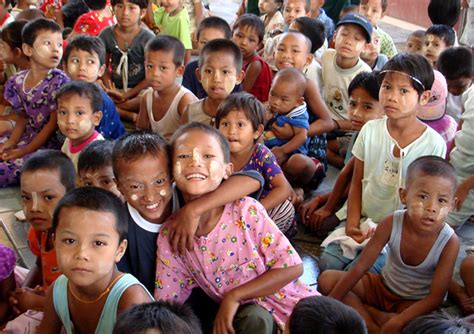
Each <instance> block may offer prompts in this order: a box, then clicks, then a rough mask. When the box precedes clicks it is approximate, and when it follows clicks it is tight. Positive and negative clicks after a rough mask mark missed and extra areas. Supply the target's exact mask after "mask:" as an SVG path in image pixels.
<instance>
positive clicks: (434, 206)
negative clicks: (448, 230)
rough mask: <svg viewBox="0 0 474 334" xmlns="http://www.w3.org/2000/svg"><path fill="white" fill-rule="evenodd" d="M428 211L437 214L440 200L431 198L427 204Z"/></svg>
mask: <svg viewBox="0 0 474 334" xmlns="http://www.w3.org/2000/svg"><path fill="white" fill-rule="evenodd" d="M425 205H426V211H429V212H437V211H438V199H437V198H436V197H431V198H430V199H429V200H428V201H427V202H426V203H425Z"/></svg>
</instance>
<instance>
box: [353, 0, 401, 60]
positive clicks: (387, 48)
mask: <svg viewBox="0 0 474 334" xmlns="http://www.w3.org/2000/svg"><path fill="white" fill-rule="evenodd" d="M387 7H388V0H361V2H360V4H359V13H360V14H362V15H364V16H365V17H367V18H368V19H369V21H370V23H372V26H373V27H374V30H376V31H377V33H378V36H379V38H380V53H381V54H384V55H386V56H387V58H389V59H390V58H392V57H393V56H395V55H396V54H397V48H396V46H395V43H394V42H393V39H392V37H390V35H389V34H387V33H386V32H385V31H383V30H382V28H380V27H379V26H378V24H379V21H380V19H382V18H383V17H384V16H385V13H386V12H387Z"/></svg>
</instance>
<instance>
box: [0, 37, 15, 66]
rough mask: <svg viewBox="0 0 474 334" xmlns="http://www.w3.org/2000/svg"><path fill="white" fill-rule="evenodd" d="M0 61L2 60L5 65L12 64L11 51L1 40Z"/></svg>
mask: <svg viewBox="0 0 474 334" xmlns="http://www.w3.org/2000/svg"><path fill="white" fill-rule="evenodd" d="M0 59H3V60H4V61H5V63H7V64H12V63H13V59H14V56H13V50H12V48H11V47H10V45H8V43H5V42H4V41H3V40H1V39H0Z"/></svg>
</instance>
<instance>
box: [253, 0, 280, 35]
mask: <svg viewBox="0 0 474 334" xmlns="http://www.w3.org/2000/svg"><path fill="white" fill-rule="evenodd" d="M282 7H283V0H259V1H258V8H259V9H260V13H262V14H263V15H262V16H260V19H261V20H262V21H263V24H264V25H265V34H264V36H263V41H264V42H265V41H266V40H267V39H268V38H271V37H272V34H273V32H274V31H277V30H280V31H283V29H284V27H285V20H284V19H283V15H282V14H281V8H282Z"/></svg>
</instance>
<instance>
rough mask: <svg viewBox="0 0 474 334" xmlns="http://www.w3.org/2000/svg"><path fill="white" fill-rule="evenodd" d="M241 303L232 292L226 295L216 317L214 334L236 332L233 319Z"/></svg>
mask: <svg viewBox="0 0 474 334" xmlns="http://www.w3.org/2000/svg"><path fill="white" fill-rule="evenodd" d="M239 306H240V303H239V302H238V301H237V300H235V299H233V298H232V297H231V294H227V295H225V297H224V299H223V300H222V302H221V306H220V307H219V311H218V312H217V315H216V318H215V319H214V328H213V330H212V334H227V333H232V334H234V333H235V330H234V327H233V326H232V321H233V320H234V316H235V314H236V313H237V310H238V309H239Z"/></svg>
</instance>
